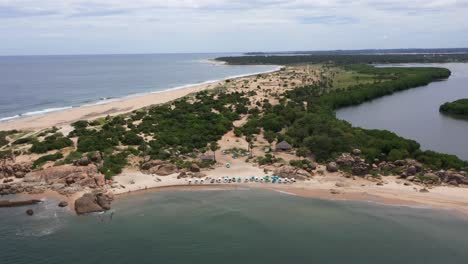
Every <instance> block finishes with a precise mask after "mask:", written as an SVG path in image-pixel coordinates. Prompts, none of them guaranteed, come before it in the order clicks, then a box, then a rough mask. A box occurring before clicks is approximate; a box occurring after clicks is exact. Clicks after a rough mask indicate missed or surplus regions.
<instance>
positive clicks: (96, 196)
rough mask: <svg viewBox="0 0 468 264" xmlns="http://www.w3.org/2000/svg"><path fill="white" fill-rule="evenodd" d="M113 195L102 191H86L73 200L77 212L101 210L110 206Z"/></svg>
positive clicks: (84, 212)
mask: <svg viewBox="0 0 468 264" xmlns="http://www.w3.org/2000/svg"><path fill="white" fill-rule="evenodd" d="M112 200H113V196H111V195H109V194H104V193H86V194H84V195H83V196H81V197H80V198H78V199H77V200H76V201H75V211H76V213H77V214H88V213H95V212H103V211H106V210H109V209H110V208H111V202H112Z"/></svg>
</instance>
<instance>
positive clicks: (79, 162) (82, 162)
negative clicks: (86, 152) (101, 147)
mask: <svg viewBox="0 0 468 264" xmlns="http://www.w3.org/2000/svg"><path fill="white" fill-rule="evenodd" d="M73 164H74V165H75V166H88V165H89V164H91V161H90V160H89V159H88V157H82V158H81V159H79V160H76V161H75V162H73Z"/></svg>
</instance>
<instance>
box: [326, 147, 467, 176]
mask: <svg viewBox="0 0 468 264" xmlns="http://www.w3.org/2000/svg"><path fill="white" fill-rule="evenodd" d="M360 154H361V151H360V150H358V149H356V150H353V153H352V154H350V153H343V154H341V155H340V156H339V157H338V158H337V159H336V162H329V163H328V164H327V166H326V168H327V171H329V172H337V171H338V170H339V169H345V168H346V169H347V170H350V171H351V173H352V174H353V175H356V176H366V175H368V174H369V173H370V172H371V171H372V170H373V171H377V172H382V173H383V172H393V173H397V174H398V175H399V176H400V178H403V179H407V180H408V181H412V182H420V183H425V184H439V183H442V182H444V183H448V184H451V185H460V184H468V177H467V174H466V172H463V171H455V170H448V171H444V170H441V171H436V172H435V171H431V170H426V169H425V168H424V166H423V165H422V164H421V163H420V162H418V161H415V160H412V159H406V160H396V161H393V162H392V161H380V160H374V162H373V163H372V164H369V163H367V162H366V161H365V160H364V159H362V158H361V157H359V155H360Z"/></svg>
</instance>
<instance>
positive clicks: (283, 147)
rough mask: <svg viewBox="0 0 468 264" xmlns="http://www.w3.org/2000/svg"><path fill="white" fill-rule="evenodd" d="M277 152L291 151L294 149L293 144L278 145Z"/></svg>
mask: <svg viewBox="0 0 468 264" xmlns="http://www.w3.org/2000/svg"><path fill="white" fill-rule="evenodd" d="M275 149H276V151H289V150H291V149H292V146H291V144H289V143H288V142H286V141H281V142H280V143H278V144H276V148H275Z"/></svg>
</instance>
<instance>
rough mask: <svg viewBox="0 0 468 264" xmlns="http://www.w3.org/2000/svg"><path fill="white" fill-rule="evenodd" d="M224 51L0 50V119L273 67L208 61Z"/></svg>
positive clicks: (267, 69) (261, 70)
mask: <svg viewBox="0 0 468 264" xmlns="http://www.w3.org/2000/svg"><path fill="white" fill-rule="evenodd" d="M224 55H233V54H141V55H80V56H17V57H1V56H0V94H1V95H2V96H1V97H0V121H2V120H3V121H5V120H8V119H10V118H12V117H17V115H20V114H21V115H33V114H40V113H45V112H51V111H57V110H62V109H66V108H69V107H72V106H79V105H83V104H92V103H99V100H101V102H102V100H109V99H111V98H119V97H125V96H129V95H135V94H142V93H148V92H155V91H162V90H166V89H169V88H174V87H179V86H184V85H188V84H197V83H203V82H206V81H212V80H219V79H224V78H228V77H231V76H237V75H245V74H251V73H257V72H264V71H269V70H272V69H275V68H277V67H275V66H228V65H222V64H219V63H212V62H208V61H207V60H208V59H213V58H216V57H219V56H224Z"/></svg>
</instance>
